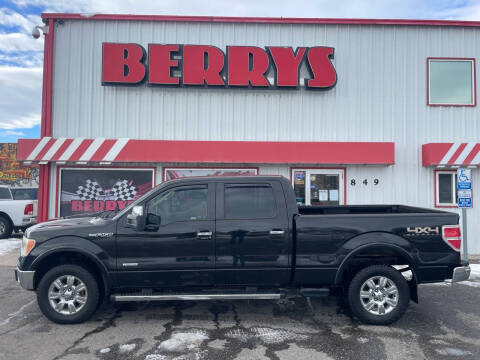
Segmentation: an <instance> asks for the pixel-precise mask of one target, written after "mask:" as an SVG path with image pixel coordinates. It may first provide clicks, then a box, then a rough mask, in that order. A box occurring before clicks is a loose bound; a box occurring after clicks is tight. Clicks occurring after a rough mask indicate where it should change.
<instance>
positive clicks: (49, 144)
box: [17, 137, 395, 165]
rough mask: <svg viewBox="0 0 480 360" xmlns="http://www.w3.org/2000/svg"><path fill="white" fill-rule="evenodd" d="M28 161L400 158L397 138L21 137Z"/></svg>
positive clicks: (21, 155)
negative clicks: (356, 140) (336, 139)
mask: <svg viewBox="0 0 480 360" xmlns="http://www.w3.org/2000/svg"><path fill="white" fill-rule="evenodd" d="M17 160H19V161H23V162H24V163H29V162H30V163H32V162H35V163H39V164H46V163H48V162H55V163H58V164H62V163H67V162H69V163H72V162H73V163H76V164H87V163H100V164H109V163H113V162H123V163H128V162H136V163H137V162H139V163H145V162H146V163H149V162H186V163H202V162H209V163H265V164H279V163H290V164H380V165H381V164H383V165H391V164H394V162H395V144H394V143H393V142H272V141H188V140H187V141H185V140H135V139H125V138H123V139H104V138H96V139H84V138H75V139H66V138H58V139H54V138H51V137H44V138H42V139H19V140H18V148H17Z"/></svg>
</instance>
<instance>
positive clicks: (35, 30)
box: [32, 26, 40, 39]
mask: <svg viewBox="0 0 480 360" xmlns="http://www.w3.org/2000/svg"><path fill="white" fill-rule="evenodd" d="M32 36H33V38H34V39H38V38H39V37H40V30H38V26H36V27H34V28H33V30H32Z"/></svg>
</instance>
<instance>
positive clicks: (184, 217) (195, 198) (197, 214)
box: [146, 186, 208, 225]
mask: <svg viewBox="0 0 480 360" xmlns="http://www.w3.org/2000/svg"><path fill="white" fill-rule="evenodd" d="M207 193H208V189H207V186H195V187H181V188H177V189H172V190H169V191H166V192H164V193H162V194H160V195H158V196H156V197H154V198H153V199H151V200H150V201H149V202H148V203H147V206H146V209H147V214H155V215H158V216H160V221H161V222H160V223H161V225H165V224H169V223H172V222H176V221H192V220H205V219H206V218H207Z"/></svg>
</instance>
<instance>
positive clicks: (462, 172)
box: [457, 168, 472, 190]
mask: <svg viewBox="0 0 480 360" xmlns="http://www.w3.org/2000/svg"><path fill="white" fill-rule="evenodd" d="M457 189H458V190H470V189H472V169H465V168H460V169H457Z"/></svg>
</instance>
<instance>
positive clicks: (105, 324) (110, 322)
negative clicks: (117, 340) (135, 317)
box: [52, 309, 122, 360]
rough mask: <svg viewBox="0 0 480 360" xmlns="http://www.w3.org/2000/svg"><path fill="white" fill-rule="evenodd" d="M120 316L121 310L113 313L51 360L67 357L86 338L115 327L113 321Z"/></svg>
mask: <svg viewBox="0 0 480 360" xmlns="http://www.w3.org/2000/svg"><path fill="white" fill-rule="evenodd" d="M121 316H122V312H121V310H118V309H117V310H116V311H115V312H114V314H113V315H112V316H111V317H110V318H108V319H106V320H105V321H104V322H103V323H102V324H101V325H99V326H97V327H96V328H95V329H93V330H90V331H87V332H86V333H85V334H83V335H82V336H81V337H80V338H78V339H77V340H75V341H74V342H73V344H72V345H70V346H69V347H67V348H66V349H65V350H64V351H63V353H61V354H60V355H57V356H55V357H54V358H53V359H52V360H58V359H61V358H63V357H64V356H66V355H69V354H70V353H71V351H72V350H73V349H75V348H76V347H77V346H78V345H79V344H81V343H82V342H83V341H84V340H85V339H86V338H88V337H89V336H91V335H93V334H98V333H100V332H102V331H104V330H106V329H108V328H110V327H112V326H115V321H116V320H117V319H118V318H119V317H121Z"/></svg>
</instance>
